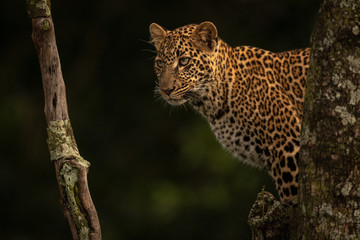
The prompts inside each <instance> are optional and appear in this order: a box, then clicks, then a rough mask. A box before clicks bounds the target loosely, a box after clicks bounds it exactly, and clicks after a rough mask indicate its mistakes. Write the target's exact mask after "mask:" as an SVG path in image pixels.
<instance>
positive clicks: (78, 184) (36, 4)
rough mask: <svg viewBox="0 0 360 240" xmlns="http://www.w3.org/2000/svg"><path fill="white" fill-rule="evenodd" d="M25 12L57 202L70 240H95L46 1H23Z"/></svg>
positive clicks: (94, 220) (93, 215)
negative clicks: (37, 67)
mask: <svg viewBox="0 0 360 240" xmlns="http://www.w3.org/2000/svg"><path fill="white" fill-rule="evenodd" d="M27 10H28V14H29V17H30V18H31V19H32V27H33V32H32V39H33V42H34V45H35V48H36V51H37V54H38V57H39V63H40V69H41V76H42V83H43V88H44V95H45V109H44V112H45V116H46V121H47V125H48V129H47V130H48V140H47V142H48V146H49V151H50V159H51V160H52V161H53V162H54V164H55V170H56V179H57V181H58V185H59V190H60V196H61V201H60V202H61V205H62V207H63V211H64V214H65V216H66V218H67V219H68V222H69V225H70V229H71V232H72V237H73V239H76V240H77V239H81V240H82V239H93V240H99V239H101V231H100V223H99V220H98V216H97V212H96V209H95V206H94V204H93V202H92V200H91V196H90V192H89V188H88V184H87V172H88V168H89V166H90V163H89V162H87V161H86V160H84V159H83V158H82V157H81V156H80V154H79V150H78V148H77V145H76V142H75V138H74V135H73V130H72V127H71V124H70V119H69V115H68V108H67V103H66V93H65V83H64V80H63V77H62V72H61V65H60V58H59V54H58V50H57V46H56V41H55V30H54V25H53V21H52V18H51V11H50V0H27Z"/></svg>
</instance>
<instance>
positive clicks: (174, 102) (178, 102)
mask: <svg viewBox="0 0 360 240" xmlns="http://www.w3.org/2000/svg"><path fill="white" fill-rule="evenodd" d="M161 97H162V98H163V99H164V100H165V101H166V102H168V103H169V104H170V105H173V106H179V105H182V104H184V103H186V102H187V101H188V99H185V98H174V97H171V96H168V95H166V94H164V93H162V92H161Z"/></svg>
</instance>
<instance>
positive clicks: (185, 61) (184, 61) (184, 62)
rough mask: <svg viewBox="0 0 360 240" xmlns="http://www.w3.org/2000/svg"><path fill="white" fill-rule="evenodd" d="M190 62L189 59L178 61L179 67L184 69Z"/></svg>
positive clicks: (184, 58)
mask: <svg viewBox="0 0 360 240" xmlns="http://www.w3.org/2000/svg"><path fill="white" fill-rule="evenodd" d="M189 62H190V58H188V57H183V58H180V59H179V65H180V66H182V67H185V66H186V65H188V64H189Z"/></svg>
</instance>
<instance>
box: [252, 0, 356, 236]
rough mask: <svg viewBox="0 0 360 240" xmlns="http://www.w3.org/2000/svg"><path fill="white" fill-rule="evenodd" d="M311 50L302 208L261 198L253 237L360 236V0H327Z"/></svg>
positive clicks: (255, 209)
mask: <svg viewBox="0 0 360 240" xmlns="http://www.w3.org/2000/svg"><path fill="white" fill-rule="evenodd" d="M311 49H312V50H311V55H312V56H311V60H310V69H309V72H308V75H307V83H306V95H305V103H304V120H303V124H302V133H301V150H300V161H299V177H300V178H299V186H300V194H299V199H298V207H296V208H293V209H289V207H286V206H282V207H279V203H278V202H277V201H272V203H271V205H269V206H266V207H264V204H267V203H269V202H271V201H270V200H264V199H262V198H261V197H259V198H258V200H257V201H256V204H254V206H253V209H252V210H251V213H250V215H249V224H250V226H251V228H252V230H253V239H292V240H299V239H301V240H307V239H309V240H310V239H311V240H317V239H360V206H359V197H360V169H359V167H360V2H359V0H324V2H323V4H322V6H321V8H320V11H319V16H318V20H317V23H316V25H315V28H314V31H313V34H312V38H311ZM263 196H264V195H263ZM265 196H267V195H265ZM259 205H260V206H262V207H259ZM261 208H262V209H265V212H264V210H262V209H261ZM271 212H276V214H274V213H271ZM269 213H270V215H271V216H274V215H275V216H276V217H264V216H267V215H269ZM280 223H281V224H280ZM273 226H281V227H276V229H274V227H273Z"/></svg>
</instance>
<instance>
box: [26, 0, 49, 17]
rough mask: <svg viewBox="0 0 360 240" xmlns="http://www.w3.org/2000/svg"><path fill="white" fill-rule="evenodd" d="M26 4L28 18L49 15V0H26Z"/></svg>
mask: <svg viewBox="0 0 360 240" xmlns="http://www.w3.org/2000/svg"><path fill="white" fill-rule="evenodd" d="M26 5H27V12H28V16H29V17H30V18H34V17H50V16H51V4H50V0H26Z"/></svg>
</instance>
